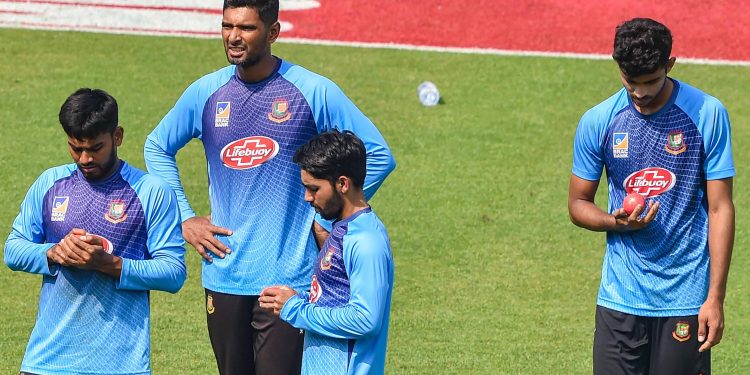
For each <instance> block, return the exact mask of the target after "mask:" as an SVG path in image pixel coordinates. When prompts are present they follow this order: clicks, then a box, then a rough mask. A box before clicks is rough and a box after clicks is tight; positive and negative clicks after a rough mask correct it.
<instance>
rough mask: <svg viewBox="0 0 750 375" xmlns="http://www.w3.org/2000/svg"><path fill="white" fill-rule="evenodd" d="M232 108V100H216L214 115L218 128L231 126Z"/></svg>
mask: <svg viewBox="0 0 750 375" xmlns="http://www.w3.org/2000/svg"><path fill="white" fill-rule="evenodd" d="M231 109H232V103H230V102H216V116H215V117H214V126H215V127H217V128H226V127H227V126H229V113H230V112H231Z"/></svg>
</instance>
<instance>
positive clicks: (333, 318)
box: [281, 207, 394, 374]
mask: <svg viewBox="0 0 750 375" xmlns="http://www.w3.org/2000/svg"><path fill="white" fill-rule="evenodd" d="M393 271H394V265H393V255H392V254H391V245H390V240H389V239H388V233H387V232H386V230H385V227H384V226H383V223H382V222H381V221H380V219H379V218H378V217H377V215H375V213H374V212H372V210H371V209H370V208H369V207H368V208H366V209H364V210H362V211H358V212H357V213H355V214H354V215H352V216H350V217H348V218H346V219H344V220H341V221H338V222H336V223H334V225H333V230H332V231H331V235H330V236H329V237H328V239H327V240H326V242H325V244H324V245H323V248H322V249H321V251H320V253H319V254H318V259H317V261H316V262H315V272H314V274H313V276H312V283H311V286H310V288H309V291H305V292H302V293H300V294H299V295H297V296H293V297H292V298H290V299H289V300H288V301H287V302H286V303H285V304H284V308H283V309H282V310H281V319H283V320H285V321H287V322H289V324H291V325H292V326H294V327H297V328H300V329H304V330H305V346H304V348H305V349H304V354H303V357H302V373H303V374H382V373H383V372H384V371H385V353H386V344H387V341H388V326H389V321H390V312H391V295H392V292H393Z"/></svg>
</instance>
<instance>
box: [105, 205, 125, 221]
mask: <svg viewBox="0 0 750 375" xmlns="http://www.w3.org/2000/svg"><path fill="white" fill-rule="evenodd" d="M104 218H105V219H107V221H109V222H110V223H112V224H118V223H122V222H123V221H125V219H127V218H128V214H127V213H126V212H125V202H124V201H121V200H114V201H111V202H109V210H107V212H106V213H105V214H104Z"/></svg>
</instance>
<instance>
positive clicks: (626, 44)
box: [612, 18, 672, 77]
mask: <svg viewBox="0 0 750 375" xmlns="http://www.w3.org/2000/svg"><path fill="white" fill-rule="evenodd" d="M671 54H672V32H670V31H669V29H668V28H667V27H666V26H664V25H663V24H661V23H659V22H657V21H654V20H652V19H650V18H633V19H632V20H629V21H625V22H623V23H621V24H620V25H619V26H617V29H616V30H615V47H614V51H613V52H612V58H614V59H615V61H617V65H619V66H620V70H621V71H622V72H623V73H625V74H626V75H627V76H630V77H638V76H642V75H644V74H651V73H653V72H655V71H657V70H658V69H661V68H663V67H665V66H666V65H667V62H669V58H670V56H671Z"/></svg>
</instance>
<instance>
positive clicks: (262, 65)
mask: <svg viewBox="0 0 750 375" xmlns="http://www.w3.org/2000/svg"><path fill="white" fill-rule="evenodd" d="M278 64H279V59H277V58H276V57H275V56H274V55H271V54H270V53H269V54H267V55H266V56H264V57H263V58H262V59H260V61H258V63H256V64H255V65H253V66H249V67H243V66H242V65H237V75H238V76H239V77H240V79H241V80H243V81H244V82H247V83H257V82H260V81H263V80H265V79H266V78H268V77H269V76H271V74H273V72H274V71H276V67H277V66H278Z"/></svg>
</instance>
